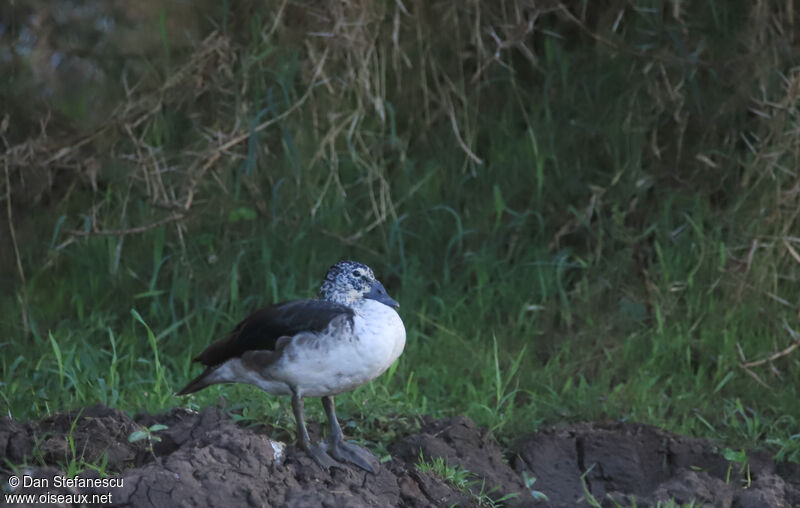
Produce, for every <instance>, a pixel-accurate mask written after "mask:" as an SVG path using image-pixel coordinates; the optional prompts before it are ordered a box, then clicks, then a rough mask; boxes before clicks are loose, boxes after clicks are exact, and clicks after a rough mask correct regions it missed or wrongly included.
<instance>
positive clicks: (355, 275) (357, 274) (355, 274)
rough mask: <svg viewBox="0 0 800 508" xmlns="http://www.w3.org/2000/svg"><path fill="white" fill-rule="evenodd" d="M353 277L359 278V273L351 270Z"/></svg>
mask: <svg viewBox="0 0 800 508" xmlns="http://www.w3.org/2000/svg"><path fill="white" fill-rule="evenodd" d="M353 277H361V272H360V271H358V270H353Z"/></svg>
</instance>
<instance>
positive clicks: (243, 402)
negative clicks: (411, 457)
mask: <svg viewBox="0 0 800 508" xmlns="http://www.w3.org/2000/svg"><path fill="white" fill-rule="evenodd" d="M98 4H99V5H98ZM794 9H795V5H794V3H793V2H792V1H791V0H780V1H778V0H775V1H766V0H756V1H752V0H748V1H735V0H704V1H693V2H682V1H680V0H671V1H667V0H663V1H657V0H605V1H591V2H590V1H588V0H585V1H568V2H556V1H541V2H538V1H524V0H506V1H464V2H447V1H429V2H428V1H412V0H406V1H400V0H397V1H394V2H389V1H379V0H353V1H347V2H342V1H333V0H331V1H325V2H316V1H314V2H312V1H302V0H301V1H292V2H289V1H266V2H263V1H255V0H253V1H241V2H223V3H222V5H219V4H218V3H216V2H199V3H197V4H196V5H194V6H191V7H189V6H187V5H186V4H185V3H182V2H166V3H163V2H139V3H137V4H136V5H135V6H134V5H130V4H129V3H128V2H122V1H114V2H105V3H99V2H98V3H94V2H90V1H88V0H87V1H83V2H68V1H63V2H55V3H50V2H30V3H25V5H13V6H6V7H3V8H0V13H2V15H3V17H4V19H5V20H7V21H5V22H4V24H3V26H4V27H5V28H6V29H5V31H2V32H0V43H2V44H3V49H2V53H1V54H0V57H3V58H1V59H0V60H2V65H3V66H4V69H5V72H4V73H3V78H2V79H0V106H2V111H3V114H4V119H3V122H2V125H0V134H2V141H3V143H4V149H3V153H2V154H0V168H1V170H2V171H3V178H0V188H2V192H0V194H2V195H3V196H4V197H3V202H2V205H3V206H2V211H3V216H4V220H3V221H2V223H3V225H2V226H0V236H2V238H4V240H3V241H2V242H0V243H2V244H3V245H2V246H1V247H0V261H2V264H1V265H2V268H0V277H1V278H0V283H2V287H3V294H2V296H3V298H2V300H0V341H2V342H1V343H0V346H1V347H2V356H1V357H0V380H1V383H0V405H2V407H3V411H4V412H7V413H8V414H10V415H12V416H13V417H15V418H23V419H24V418H33V417H39V416H42V415H44V414H48V413H51V412H54V411H57V410H62V409H65V408H72V407H78V406H82V405H87V404H92V403H94V402H96V401H100V402H103V403H105V404H109V405H112V406H115V407H120V408H122V409H125V410H128V411H138V410H147V411H159V410H163V409H166V408H169V407H172V406H174V405H177V404H183V405H189V406H191V407H201V406H203V405H207V404H210V403H215V402H216V401H217V399H218V398H219V397H220V396H224V398H225V402H223V403H224V404H226V406H227V407H229V408H230V409H231V410H232V411H234V412H235V413H236V414H237V415H240V417H241V418H243V419H245V420H249V421H253V422H266V423H269V424H271V425H275V426H277V427H285V428H288V429H291V427H292V419H291V415H290V412H289V410H288V407H287V404H286V401H284V400H281V399H280V398H276V397H269V396H267V395H265V394H262V393H260V392H258V391H257V390H255V389H252V388H250V387H242V386H224V387H215V388H212V389H208V390H205V391H204V392H201V393H198V394H196V395H194V396H192V397H191V398H188V399H177V398H175V397H174V396H173V395H172V394H173V393H174V391H175V390H177V389H178V388H180V387H181V386H182V384H183V383H185V382H186V381H187V380H188V379H189V378H190V377H192V375H193V374H196V368H193V367H192V365H191V364H190V358H191V357H192V356H193V355H194V354H196V353H198V352H199V351H201V350H202V349H203V348H204V347H205V346H206V345H207V344H208V343H209V342H210V341H212V340H215V339H217V338H219V337H220V336H221V335H223V334H224V333H225V332H226V331H227V330H228V329H229V328H230V327H231V326H232V325H234V324H235V323H236V322H237V321H238V320H239V319H241V318H242V317H243V316H244V315H245V314H246V313H247V312H249V311H250V310H252V309H254V308H256V307H257V306H259V305H264V304H268V303H270V302H273V301H276V300H282V299H289V298H298V297H308V296H311V295H313V294H314V293H315V292H316V289H317V287H318V284H319V281H320V279H321V277H322V276H323V274H324V273H325V271H326V269H327V268H328V267H329V266H330V265H331V264H333V263H334V262H336V261H337V260H339V259H342V258H354V259H358V260H360V261H363V262H365V263H367V264H370V265H371V266H372V267H373V268H374V269H375V271H376V273H377V274H378V275H379V277H380V278H381V279H382V280H383V281H384V283H385V285H386V286H387V288H388V290H389V292H390V294H391V295H392V296H394V298H395V299H397V300H398V301H400V302H401V305H402V308H401V315H402V317H403V319H404V321H405V323H406V327H407V330H408V343H407V347H406V351H405V353H404V355H403V356H402V357H401V359H400V361H399V363H398V364H397V365H396V367H395V368H393V369H392V370H391V371H390V372H389V373H388V374H387V375H384V376H383V377H382V378H381V379H379V380H378V381H376V382H375V383H372V384H371V385H369V386H365V387H362V388H360V389H359V390H357V391H356V392H354V393H352V394H349V395H346V396H343V397H341V403H340V404H341V408H342V409H341V412H342V415H343V416H344V418H345V420H346V421H348V422H349V428H348V429H346V432H348V433H349V434H351V435H354V436H355V437H357V438H359V439H362V440H365V441H368V442H372V443H373V444H374V445H375V446H382V445H384V444H386V443H387V442H388V441H389V440H390V439H391V438H392V436H393V435H394V434H395V433H397V432H402V431H404V430H406V429H407V428H408V427H410V426H414V425H416V416H417V415H420V414H433V415H436V416H441V415H448V414H458V413H462V414H466V415H468V416H469V417H471V418H473V419H475V420H476V421H478V422H479V423H480V424H482V425H487V426H489V427H490V428H491V429H493V430H494V431H495V434H496V435H497V436H498V437H499V438H500V439H501V440H507V439H510V438H512V437H513V436H517V435H519V434H520V433H523V432H528V431H533V430H535V429H536V428H537V426H539V425H541V424H543V423H548V424H549V423H557V422H562V421H574V420H596V419H612V420H620V419H621V420H629V421H639V422H646V423H652V424H656V425H660V426H664V427H667V428H669V429H671V430H674V431H678V432H683V433H688V434H692V435H705V436H711V437H717V438H720V439H724V440H726V441H728V442H729V443H731V444H733V445H736V446H738V445H742V446H767V447H768V448H769V449H770V450H772V451H773V452H775V453H777V454H778V455H779V456H780V457H782V458H784V457H786V458H790V459H792V460H800V424H799V423H798V419H800V405H798V404H797V400H798V396H800V394H799V393H798V383H797V379H798V375H799V374H800V365H799V364H798V358H800V357H798V353H797V352H796V351H795V350H794V349H793V348H794V347H795V346H796V345H798V343H800V342H798V340H799V338H798V336H797V334H796V331H795V330H796V329H797V328H798V325H797V314H798V296H799V295H800V292H799V291H798V289H797V279H798V274H800V270H798V267H799V266H798V265H799V264H800V254H799V253H798V252H799V251H800V235H798V234H797V229H798V225H797V218H798V213H800V208H799V207H798V204H800V203H799V202H798V201H799V199H798V196H799V195H800V179H798V157H800V151H799V150H800V122H798V119H799V118H798V93H800V69H798V67H797V64H798V56H797V55H798V51H800V41H798V35H797V31H798V30H800V17H798V16H797V13H796V12H795V10H794ZM87 20H88V21H91V22H88V21H87ZM77 27H81V28H77ZM70 28H73V30H70ZM309 407H315V405H313V404H312V405H310V406H309ZM316 411H317V412H318V413H319V414H321V411H320V410H319V409H317V410H316ZM311 418H312V419H313V418H314V416H312V417H311Z"/></svg>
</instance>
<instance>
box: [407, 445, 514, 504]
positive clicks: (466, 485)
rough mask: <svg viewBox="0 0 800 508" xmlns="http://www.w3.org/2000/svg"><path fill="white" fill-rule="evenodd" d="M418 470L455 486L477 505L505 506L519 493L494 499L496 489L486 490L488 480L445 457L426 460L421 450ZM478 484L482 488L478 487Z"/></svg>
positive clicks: (417, 464) (416, 465)
mask: <svg viewBox="0 0 800 508" xmlns="http://www.w3.org/2000/svg"><path fill="white" fill-rule="evenodd" d="M415 467H416V468H417V470H419V471H420V472H422V473H425V474H429V475H432V476H436V477H437V478H439V479H440V480H442V481H444V482H445V483H448V484H450V485H452V486H453V487H455V489H456V490H458V491H459V492H461V493H462V494H464V495H465V496H467V498H468V499H471V500H472V501H473V502H474V503H475V504H476V505H477V506H481V507H487V508H495V507H500V506H504V502H506V501H509V500H511V499H514V498H516V497H517V496H518V494H517V493H512V494H506V495H505V496H502V497H499V498H497V499H494V498H493V497H491V496H490V494H491V493H492V492H493V491H494V490H495V489H496V487H495V489H491V488H490V489H489V490H488V491H487V490H486V480H482V479H481V478H480V477H478V476H477V475H476V474H475V473H472V472H471V471H469V470H467V469H464V468H463V467H460V466H453V465H451V464H449V463H448V462H447V461H446V460H445V459H444V458H443V457H436V458H434V459H432V460H426V459H425V457H424V456H423V455H422V452H421V451H420V454H419V460H418V461H417V463H416V464H415ZM478 484H480V488H479V489H478V488H477V487H478Z"/></svg>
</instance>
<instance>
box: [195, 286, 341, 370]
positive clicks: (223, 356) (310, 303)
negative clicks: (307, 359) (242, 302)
mask: <svg viewBox="0 0 800 508" xmlns="http://www.w3.org/2000/svg"><path fill="white" fill-rule="evenodd" d="M342 315H346V316H347V317H348V318H349V319H350V320H351V322H352V319H353V316H354V313H353V310H352V309H350V308H349V307H346V306H344V305H341V304H338V303H334V302H329V301H327V300H292V301H290V302H284V303H278V304H275V305H272V306H270V307H265V308H263V309H259V310H257V311H255V312H253V313H252V314H250V315H249V316H247V317H246V318H245V319H243V320H242V321H241V322H240V323H239V324H238V325H236V328H234V329H233V330H232V331H231V332H230V333H229V334H228V335H227V336H226V337H225V338H224V339H221V340H219V341H217V342H214V343H213V344H211V345H210V346H208V347H207V348H206V349H205V350H204V351H203V352H202V353H200V354H199V355H197V356H196V357H195V358H194V361H196V362H200V363H202V364H203V365H207V366H213V365H219V364H221V363H222V362H224V361H225V360H228V359H230V358H236V357H240V356H242V354H243V353H245V352H247V351H253V350H267V351H275V349H276V343H277V342H278V339H280V338H281V337H287V336H288V337H291V336H294V335H297V334H298V333H300V332H304V331H310V332H321V331H323V330H325V329H326V328H327V327H328V325H329V324H330V322H331V321H332V320H333V319H334V318H336V317H338V316H342Z"/></svg>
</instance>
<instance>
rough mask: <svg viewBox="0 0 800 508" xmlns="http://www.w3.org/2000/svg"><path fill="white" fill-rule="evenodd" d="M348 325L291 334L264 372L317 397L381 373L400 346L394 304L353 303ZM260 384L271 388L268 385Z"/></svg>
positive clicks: (399, 325)
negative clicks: (281, 350) (352, 312)
mask: <svg viewBox="0 0 800 508" xmlns="http://www.w3.org/2000/svg"><path fill="white" fill-rule="evenodd" d="M354 311H355V316H354V318H353V327H352V328H350V327H349V326H348V327H335V328H334V327H331V328H330V329H329V330H327V331H326V332H323V333H321V334H311V333H309V334H300V335H298V336H296V337H294V338H293V339H292V341H291V343H290V344H288V345H287V346H286V348H285V350H284V351H283V354H282V355H281V359H280V360H279V361H278V362H276V363H275V364H274V365H273V366H271V367H269V368H268V369H267V372H264V373H263V375H264V376H265V377H268V378H269V379H271V380H275V381H280V382H283V383H286V385H288V386H290V387H294V389H296V390H297V391H298V392H299V393H300V395H304V396H310V397H322V396H326V395H336V394H339V393H342V392H346V391H349V390H352V389H354V388H356V387H358V386H361V385H362V384H364V383H367V382H369V381H372V380H373V379H375V378H376V377H378V376H380V375H381V374H383V373H384V372H385V371H386V369H388V368H389V366H391V365H392V363H394V361H395V360H397V358H398V357H399V356H400V354H401V353H402V352H403V348H404V347H405V343H406V329H405V327H404V326H403V321H402V320H401V319H400V316H399V315H398V314H397V312H395V311H394V309H392V308H390V307H387V306H386V305H384V304H382V303H379V302H376V301H374V300H364V301H363V302H362V303H361V304H360V305H358V306H357V307H355V308H354ZM262 389H265V390H267V391H270V392H271V393H276V391H273V390H270V389H268V388H267V386H266V385H265V386H262Z"/></svg>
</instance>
